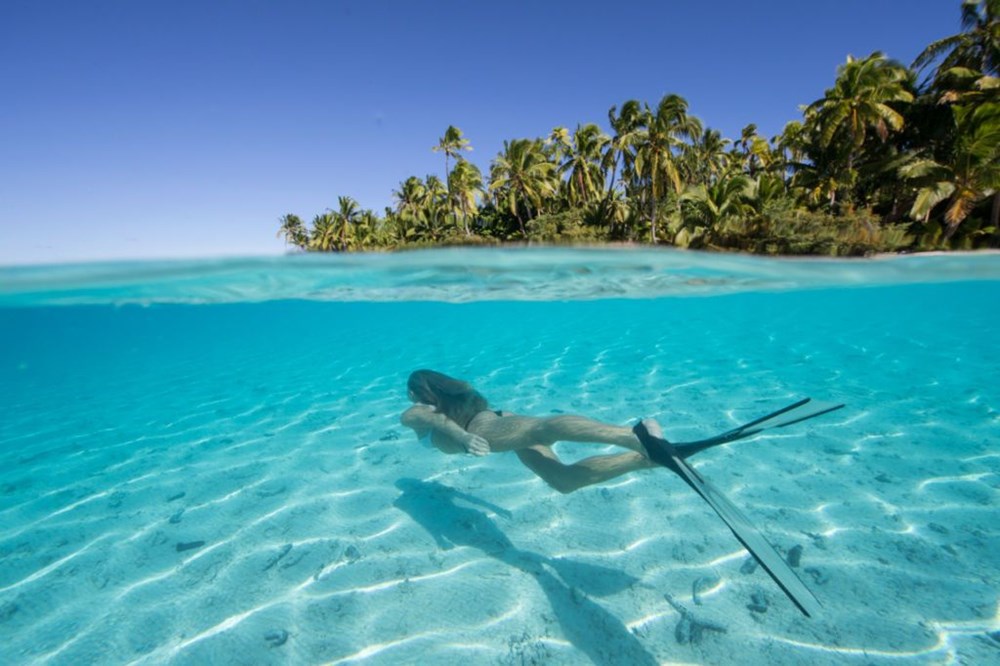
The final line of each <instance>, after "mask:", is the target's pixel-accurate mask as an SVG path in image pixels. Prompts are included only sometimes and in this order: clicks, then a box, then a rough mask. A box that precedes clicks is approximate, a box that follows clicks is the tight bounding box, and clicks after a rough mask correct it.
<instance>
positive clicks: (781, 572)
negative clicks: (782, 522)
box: [674, 456, 822, 617]
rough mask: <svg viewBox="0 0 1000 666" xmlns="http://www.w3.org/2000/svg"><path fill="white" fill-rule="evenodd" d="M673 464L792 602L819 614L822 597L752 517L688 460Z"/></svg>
mask: <svg viewBox="0 0 1000 666" xmlns="http://www.w3.org/2000/svg"><path fill="white" fill-rule="evenodd" d="M674 464H675V466H676V468H677V469H679V470H680V472H679V474H680V476H681V478H682V479H684V481H686V482H687V484H688V485H689V486H691V488H693V489H694V491H695V492H697V493H698V494H699V495H700V496H701V498H702V499H703V500H705V502H706V503H707V504H708V505H709V506H711V507H712V509H714V510H715V513H716V514H718V516H719V518H721V519H722V521H723V522H724V523H726V525H727V526H728V527H729V529H730V530H731V531H732V533H733V535H734V536H735V537H736V538H737V539H738V540H739V542H740V543H741V544H743V547H744V548H746V549H747V550H748V551H749V552H750V554H751V555H753V556H754V559H756V560H757V562H759V563H760V566H761V567H763V569H764V571H766V572H767V573H768V575H769V576H771V578H772V579H773V580H774V582H775V583H777V584H778V587H780V588H781V590H782V591H783V592H784V593H785V595H786V596H787V597H788V598H789V599H791V601H792V603H794V604H795V606H796V607H797V608H798V609H799V610H800V611H802V613H803V615H805V616H806V617H814V616H815V615H817V614H818V613H819V611H820V609H821V608H822V607H821V605H820V603H819V599H817V598H816V595H814V594H813V593H812V590H810V589H809V588H808V587H806V585H805V583H803V582H802V580H801V579H800V578H799V577H798V576H797V575H796V573H795V572H794V571H792V568H791V567H790V566H789V565H788V563H787V562H785V560H784V558H782V557H781V555H779V554H778V551H776V550H775V549H774V546H772V545H771V543H770V542H769V541H768V540H767V539H766V538H764V535H763V534H761V532H760V530H758V529H757V527H755V526H754V524H753V523H751V522H750V519H749V518H747V517H746V516H745V515H744V514H743V512H742V511H740V510H739V509H738V508H737V507H736V505H734V504H733V503H732V502H731V501H730V500H729V498H727V497H726V496H725V495H723V494H722V491H720V490H719V489H718V488H716V487H715V486H714V485H712V484H711V483H710V482H709V481H708V480H707V479H705V478H704V477H702V476H701V475H700V474H698V472H696V471H695V470H694V469H693V468H692V467H691V466H689V465H688V464H687V463H686V462H684V461H683V460H681V459H679V458H677V457H676V456H675V461H674ZM675 471H676V470H675Z"/></svg>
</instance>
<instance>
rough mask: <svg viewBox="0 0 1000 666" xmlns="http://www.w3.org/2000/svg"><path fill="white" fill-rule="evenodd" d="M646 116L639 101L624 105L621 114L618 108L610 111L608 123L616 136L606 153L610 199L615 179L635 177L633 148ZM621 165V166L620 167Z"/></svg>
mask: <svg viewBox="0 0 1000 666" xmlns="http://www.w3.org/2000/svg"><path fill="white" fill-rule="evenodd" d="M643 122H644V115H643V109H642V104H640V102H639V101H638V100H634V99H630V100H628V101H627V102H625V103H624V104H622V110H621V113H618V107H615V106H612V107H611V108H610V109H609V110H608V123H609V124H610V125H611V129H613V130H614V131H615V135H614V136H613V137H611V141H610V142H608V143H607V144H606V150H605V151H604V160H603V164H602V166H603V168H604V171H605V172H606V173H610V174H611V178H610V182H609V183H608V198H610V197H611V196H612V195H611V193H612V192H613V191H614V189H615V177H616V176H618V175H619V174H620V175H621V176H622V178H623V179H625V177H629V178H631V177H632V176H633V175H634V172H635V170H634V168H633V165H634V162H635V154H634V151H633V146H634V145H635V143H636V140H637V139H638V137H639V135H640V132H641V130H642V125H643ZM619 165H620V166H619Z"/></svg>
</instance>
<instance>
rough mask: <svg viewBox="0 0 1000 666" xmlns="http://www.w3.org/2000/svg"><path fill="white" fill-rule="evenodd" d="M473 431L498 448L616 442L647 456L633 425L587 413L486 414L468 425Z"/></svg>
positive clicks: (494, 448) (501, 449) (493, 447)
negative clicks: (597, 417)
mask: <svg viewBox="0 0 1000 666" xmlns="http://www.w3.org/2000/svg"><path fill="white" fill-rule="evenodd" d="M468 430H469V432H471V433H473V434H475V435H479V436H480V437H483V438H484V439H485V440H486V441H488V442H489V443H490V448H491V449H493V450H494V451H517V450H519V449H524V448H527V447H530V446H535V445H541V446H551V445H552V444H555V443H556V442H593V443H595V444H616V445H618V446H623V447H625V448H627V449H632V450H633V451H637V452H638V453H640V454H642V455H645V454H646V452H645V449H643V448H642V444H640V443H639V440H638V438H637V437H636V436H635V433H633V432H632V430H631V428H627V427H625V426H616V425H611V424H609V423H602V422H600V421H595V420H594V419H588V418H586V417H584V416H569V415H566V416H549V417H544V418H534V417H530V416H517V415H513V414H512V415H509V416H508V415H504V416H502V417H501V416H497V415H495V414H492V413H489V412H487V413H485V414H484V415H482V416H477V417H476V418H475V419H473V420H472V422H471V423H470V424H469V426H468Z"/></svg>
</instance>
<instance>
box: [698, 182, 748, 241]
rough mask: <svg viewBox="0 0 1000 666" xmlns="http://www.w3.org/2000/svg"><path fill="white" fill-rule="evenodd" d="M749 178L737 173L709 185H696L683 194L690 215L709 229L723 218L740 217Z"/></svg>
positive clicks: (742, 211) (744, 203) (744, 210)
mask: <svg viewBox="0 0 1000 666" xmlns="http://www.w3.org/2000/svg"><path fill="white" fill-rule="evenodd" d="M751 182H752V181H751V180H750V179H749V178H748V177H746V176H744V175H742V174H737V175H734V176H730V177H728V178H722V179H720V180H719V181H717V182H715V183H713V184H711V185H709V186H708V187H706V186H704V185H697V186H695V187H693V188H691V189H689V190H688V191H686V192H685V193H684V194H683V195H681V201H682V202H683V203H684V204H686V206H687V208H688V210H689V211H690V213H691V216H692V217H694V218H696V219H697V220H698V221H700V222H703V223H704V224H705V226H707V227H708V228H709V229H712V228H715V227H717V226H718V225H719V224H720V223H722V222H723V221H725V220H728V219H730V218H734V217H741V216H742V215H743V213H744V212H746V209H747V206H746V202H745V199H746V197H747V195H748V194H749V192H750V187H751Z"/></svg>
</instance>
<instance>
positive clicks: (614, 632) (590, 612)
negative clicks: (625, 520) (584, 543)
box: [393, 478, 658, 665]
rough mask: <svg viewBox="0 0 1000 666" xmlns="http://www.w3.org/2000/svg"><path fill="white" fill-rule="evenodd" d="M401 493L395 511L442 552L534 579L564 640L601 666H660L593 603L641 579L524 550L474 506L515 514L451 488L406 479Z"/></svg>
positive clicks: (614, 619)
mask: <svg viewBox="0 0 1000 666" xmlns="http://www.w3.org/2000/svg"><path fill="white" fill-rule="evenodd" d="M396 487H397V488H399V489H400V490H402V491H403V494H402V495H400V496H399V498H397V499H396V501H395V502H394V503H393V506H395V507H396V508H397V509H399V510H401V511H403V512H405V513H406V514H408V515H409V516H410V517H411V518H413V520H415V521H416V522H417V523H418V524H419V525H420V526H421V527H423V528H424V529H425V530H427V532H428V533H429V534H430V535H431V536H432V537H433V538H434V541H435V542H436V543H437V545H438V547H439V548H441V549H442V550H447V549H450V548H453V547H454V546H468V547H471V548H475V549H477V550H479V551H481V552H482V553H484V554H486V555H489V556H490V557H492V558H495V559H497V560H499V561H500V562H503V563H504V564H507V565H509V566H511V567H513V568H515V569H517V570H519V571H521V572H523V573H526V574H529V575H530V576H531V577H532V578H534V579H535V581H536V582H537V583H538V584H539V586H540V587H541V589H542V591H543V592H544V593H545V595H546V597H547V598H548V600H549V603H550V604H551V605H552V610H553V611H554V613H555V616H556V618H557V619H558V621H559V625H560V627H561V628H562V632H563V635H564V637H565V638H566V639H567V640H568V641H569V642H571V643H572V644H573V645H574V646H575V647H577V648H578V649H579V650H581V651H582V652H583V653H584V654H586V655H587V656H588V657H589V658H590V659H591V661H593V662H594V663H595V664H600V665H603V664H608V665H611V664H638V665H646V664H650V665H652V664H656V663H658V662H657V661H656V659H655V658H654V657H653V656H652V655H651V654H649V652H647V651H646V649H645V648H644V647H643V645H642V644H641V643H640V642H639V640H638V639H637V638H636V637H635V636H634V635H633V634H632V632H631V631H629V629H628V628H627V627H626V626H625V625H624V624H623V623H622V621H621V620H619V619H618V618H616V617H615V616H614V615H612V614H611V613H609V612H608V611H606V610H605V609H604V608H602V607H601V606H600V605H599V604H597V603H595V602H594V601H592V600H591V599H590V598H589V596H590V595H593V596H604V595H608V594H613V593H615V592H619V591H621V590H623V589H625V588H627V587H629V586H631V585H633V584H635V583H637V582H638V579H636V578H634V577H633V576H630V575H628V574H626V573H623V572H621V571H616V570H614V569H609V568H607V567H602V566H598V565H593V564H586V563H583V562H574V561H573V560H568V559H565V558H552V557H546V556H544V555H540V554H538V553H533V552H530V551H525V550H521V549H519V548H517V547H516V546H515V545H514V544H513V543H512V542H511V541H510V539H508V538H507V535H506V534H504V532H503V531H502V530H501V529H500V528H499V527H497V525H496V523H495V522H494V521H493V520H492V519H491V518H490V517H489V516H488V515H487V514H486V513H484V512H483V511H481V510H479V509H476V508H473V507H472V506H468V505H475V506H480V507H483V508H486V509H489V510H490V511H493V512H495V513H496V514H498V515H500V516H503V517H505V518H510V517H511V514H510V512H509V511H506V510H505V509H503V508H501V507H498V506H496V505H493V504H490V503H489V502H485V501H483V500H481V499H479V498H477V497H475V496H472V495H469V494H466V493H463V492H461V491H458V490H455V489H454V488H451V487H449V486H446V485H443V484H440V483H437V482H433V481H419V480H417V479H410V478H403V479H399V480H398V481H397V482H396ZM459 502H462V504H459Z"/></svg>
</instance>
